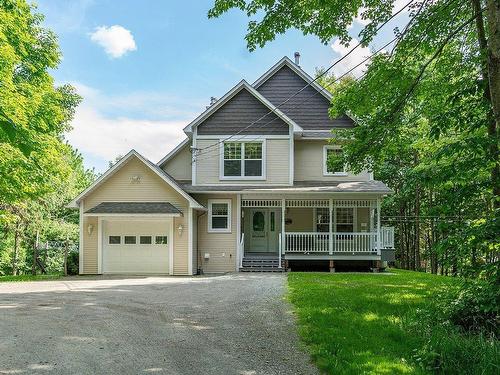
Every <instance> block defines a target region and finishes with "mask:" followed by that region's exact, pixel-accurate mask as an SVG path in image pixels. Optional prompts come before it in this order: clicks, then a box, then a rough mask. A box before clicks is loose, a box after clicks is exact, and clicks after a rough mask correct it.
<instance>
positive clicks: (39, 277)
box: [0, 274, 62, 282]
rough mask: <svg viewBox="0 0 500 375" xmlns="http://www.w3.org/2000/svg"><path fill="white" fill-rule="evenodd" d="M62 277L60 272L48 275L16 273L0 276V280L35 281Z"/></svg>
mask: <svg viewBox="0 0 500 375" xmlns="http://www.w3.org/2000/svg"><path fill="white" fill-rule="evenodd" d="M61 277H62V274H50V275H17V276H12V275H8V276H0V282H4V281H37V280H55V279H59V278H61Z"/></svg>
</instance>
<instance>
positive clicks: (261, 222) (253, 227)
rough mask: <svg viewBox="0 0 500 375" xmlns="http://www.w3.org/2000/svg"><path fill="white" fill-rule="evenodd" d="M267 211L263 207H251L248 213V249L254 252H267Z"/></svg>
mask: <svg viewBox="0 0 500 375" xmlns="http://www.w3.org/2000/svg"><path fill="white" fill-rule="evenodd" d="M268 213H269V212H268V211H267V210H265V209H253V210H251V214H250V251H251V252H255V253H267V251H268V249H267V241H268V232H267V231H268V229H269V228H268V226H269V222H268V221H269V220H268Z"/></svg>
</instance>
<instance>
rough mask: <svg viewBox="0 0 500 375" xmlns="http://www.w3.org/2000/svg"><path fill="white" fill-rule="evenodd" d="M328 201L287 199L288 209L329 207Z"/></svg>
mask: <svg viewBox="0 0 500 375" xmlns="http://www.w3.org/2000/svg"><path fill="white" fill-rule="evenodd" d="M329 205H330V203H329V201H328V200H327V199H287V200H286V207H329Z"/></svg>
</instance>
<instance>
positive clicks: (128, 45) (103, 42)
mask: <svg viewBox="0 0 500 375" xmlns="http://www.w3.org/2000/svg"><path fill="white" fill-rule="evenodd" d="M90 40H92V41H93V42H95V43H97V44H99V45H100V46H101V47H103V48H104V51H105V52H106V53H107V54H108V55H109V56H110V57H112V58H118V57H122V56H123V55H124V54H126V53H127V52H129V51H135V50H136V49H137V46H136V44H135V40H134V36H133V35H132V33H131V32H130V31H129V30H127V29H125V28H124V27H122V26H120V25H113V26H109V27H108V26H99V27H97V28H96V29H95V31H94V32H93V33H91V34H90Z"/></svg>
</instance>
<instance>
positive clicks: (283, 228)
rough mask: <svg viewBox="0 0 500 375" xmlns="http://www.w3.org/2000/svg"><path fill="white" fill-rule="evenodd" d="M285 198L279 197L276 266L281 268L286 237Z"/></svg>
mask: <svg viewBox="0 0 500 375" xmlns="http://www.w3.org/2000/svg"><path fill="white" fill-rule="evenodd" d="M285 203H286V201H285V198H281V246H280V248H279V251H278V268H281V256H282V255H283V254H285V248H286V237H285V208H286V207H285Z"/></svg>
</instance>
